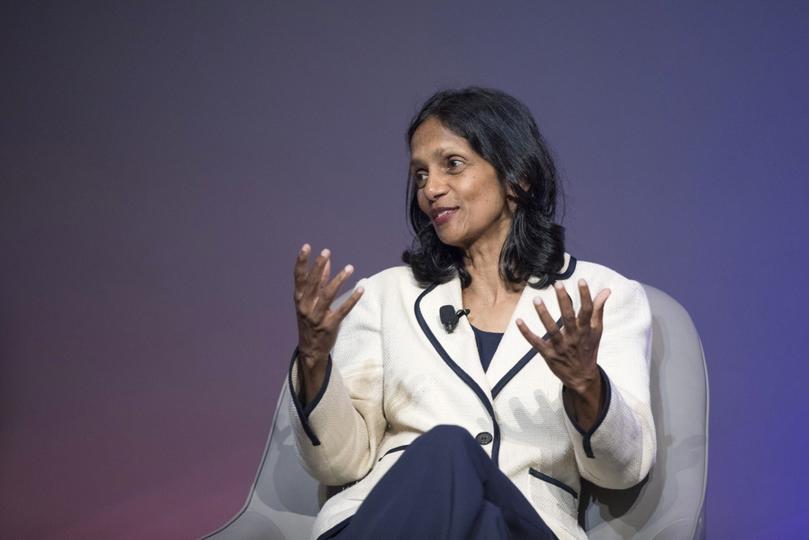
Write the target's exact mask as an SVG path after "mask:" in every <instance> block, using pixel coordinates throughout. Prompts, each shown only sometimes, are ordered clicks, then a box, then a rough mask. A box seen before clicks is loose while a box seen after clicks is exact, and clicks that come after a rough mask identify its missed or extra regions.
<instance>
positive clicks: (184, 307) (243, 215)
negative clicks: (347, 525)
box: [0, 1, 809, 539]
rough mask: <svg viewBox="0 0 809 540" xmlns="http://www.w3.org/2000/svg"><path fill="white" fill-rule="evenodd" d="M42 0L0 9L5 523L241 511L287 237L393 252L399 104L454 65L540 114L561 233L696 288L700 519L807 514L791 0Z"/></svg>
mask: <svg viewBox="0 0 809 540" xmlns="http://www.w3.org/2000/svg"><path fill="white" fill-rule="evenodd" d="M62 4H63V3H39V4H32V3H28V2H20V3H19V4H18V5H16V6H14V5H10V4H8V3H4V4H3V7H2V8H0V9H2V12H0V25H2V26H1V27H0V46H1V48H0V55H2V56H0V58H2V72H1V73H2V84H0V95H1V97H2V101H1V102H0V114H1V115H2V116H0V144H1V145H0V175H2V176H1V178H2V188H1V191H0V355H1V356H0V358H1V359H2V364H0V370H1V371H0V429H1V430H2V431H0V436H1V437H2V438H1V439H0V485H2V488H0V512H1V514H0V532H2V536H4V537H5V538H90V539H92V538H111V537H115V538H133V539H134V538H146V537H149V538H191V537H195V536H199V535H201V534H203V533H205V532H208V531H210V530H212V529H214V528H216V527H217V526H218V525H220V524H222V523H224V522H225V521H226V520H227V519H228V518H229V517H230V516H232V515H233V514H234V513H235V512H236V511H237V510H238V509H239V508H240V507H241V505H242V503H243V502H244V499H245V497H246V496H247V492H248V489H249V487H250V483H251V481H252V480H253V476H254V474H255V471H256V467H257V465H258V461H259V458H260V456H261V452H262V450H263V446H264V442H265V437H266V435H267V432H268V429H269V425H270V421H271V418H272V413H273V409H274V406H275V401H276V398H277V396H278V392H279V390H280V386H281V384H282V377H283V373H284V371H285V369H286V367H287V362H288V357H289V353H290V352H291V350H292V348H293V346H294V343H295V341H296V335H295V330H294V315H293V306H292V301H291V294H292V293H291V268H292V263H293V258H294V256H295V253H296V250H297V249H298V247H299V246H300V245H301V244H302V243H303V242H305V241H306V242H310V243H312V244H313V245H314V246H315V248H316V249H320V248H323V247H329V248H331V249H332V250H333V252H334V254H335V263H336V264H338V265H342V264H346V263H349V262H350V263H353V264H354V265H355V266H356V268H357V274H358V276H364V275H370V274H372V273H375V272H377V271H378V270H381V269H382V268H385V267H388V266H391V265H395V264H398V261H399V254H400V253H401V250H402V248H403V247H404V246H405V244H406V242H407V241H408V233H407V229H406V225H405V214H404V180H405V170H406V162H407V149H406V146H405V143H404V135H403V133H404V130H405V127H406V125H407V122H408V120H409V118H410V116H411V115H412V114H413V113H414V112H415V111H416V110H417V108H418V106H419V105H420V103H421V102H422V101H423V100H424V99H425V98H426V97H427V96H428V95H430V94H431V93H432V92H433V91H435V90H436V89H438V88H441V87H445V86H463V85H468V84H481V85H489V86H494V87H498V88H501V89H503V90H505V91H507V92H510V93H512V94H514V95H515V96H517V97H518V98H520V99H521V100H523V101H524V102H525V103H526V104H527V105H528V106H529V107H530V108H531V110H532V111H533V112H534V114H535V115H536V117H537V120H538V122H539V125H540V129H541V130H542V131H543V132H544V134H545V135H546V137H547V139H548V141H549V142H550V144H551V146H552V148H553V150H554V152H555V154H556V156H557V159H558V164H559V166H560V169H561V170H562V172H563V176H564V186H565V190H566V192H567V195H568V196H567V213H566V216H565V218H564V224H565V225H566V227H567V229H568V240H569V250H570V251H571V253H573V254H575V255H576V256H578V257H579V258H581V259H585V260H592V261H597V262H601V263H603V264H606V265H608V266H611V267H613V268H615V269H616V270H618V271H620V272H622V273H624V274H625V275H627V276H629V277H632V278H635V279H638V280H641V281H643V282H646V283H649V284H652V285H654V286H656V287H658V288H660V289H663V290H665V291H667V292H668V293H669V294H671V295H672V296H674V297H675V298H676V299H678V300H679V301H680V302H681V303H682V304H683V305H684V306H685V307H686V308H687V309H688V310H689V312H690V313H691V314H692V316H693V318H694V321H695V323H696V325H697V328H698V329H699V331H700V333H701V336H702V339H703V343H704V347H705V352H706V355H707V359H708V369H709V372H710V381H711V442H710V443H711V447H710V467H709V471H710V476H709V484H708V499H707V503H708V533H709V536H710V537H712V538H798V537H800V536H802V533H804V532H805V531H804V529H805V528H806V525H807V519H808V518H807V517H806V513H805V509H806V503H805V493H804V484H805V480H806V478H807V472H809V466H808V465H807V464H806V456H807V454H809V437H808V436H807V430H806V416H807V415H806V409H807V405H809V397H807V395H806V392H805V387H806V381H807V376H809V369H808V368H807V354H806V351H807V348H808V346H809V338H807V336H808V335H809V332H807V329H806V326H807V322H808V321H807V319H808V318H807V294H806V290H807V286H806V281H805V274H806V269H805V268H806V265H807V264H809V255H807V248H806V246H807V242H806V231H807V219H806V208H807V206H808V204H807V203H809V187H807V176H809V151H808V149H809V99H807V96H809V62H807V56H809V32H807V23H809V9H808V8H807V7H806V6H807V4H806V3H803V2H770V3H767V2H711V3H710V4H709V5H708V3H702V2H695V3H685V2H679V3H676V5H675V3H669V4H666V3H662V2H649V3H640V2H626V3H622V2H608V3H601V2H592V3H590V5H587V6H584V5H581V4H577V5H575V6H566V7H562V6H560V5H557V4H558V3H550V2H549V3H547V4H539V3H534V2H511V3H509V4H508V7H505V6H503V5H502V4H500V3H497V4H496V5H495V3H493V2H479V3H473V2H455V3H448V4H445V5H442V6H438V5H434V4H433V3H431V2H422V3H414V2H407V3H401V5H398V6H395V7H391V6H387V5H386V6H384V7H383V6H381V5H380V4H387V3H381V2H380V3H378V2H371V1H368V2H322V3H307V2H295V3H293V2H289V3H286V4H285V5H282V3H281V2H252V3H249V2H242V3H239V4H238V5H234V4H229V3H227V2H205V3H202V2H194V3H189V4H188V5H185V6H182V5H180V4H179V3H173V2H171V3H167V5H163V6H160V7H157V6H152V7H147V6H145V5H139V6H137V7H135V6H134V5H128V6H127V5H124V4H120V5H113V4H109V3H101V4H99V5H95V6H87V5H84V6H74V5H68V3H64V5H62ZM144 4H145V3H144ZM801 510H803V513H802V512H801Z"/></svg>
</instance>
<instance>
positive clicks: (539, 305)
mask: <svg viewBox="0 0 809 540" xmlns="http://www.w3.org/2000/svg"><path fill="white" fill-rule="evenodd" d="M534 309H536V310H537V314H538V315H539V320H540V321H542V325H543V326H544V327H545V330H547V331H548V333H547V334H546V335H545V337H544V338H543V339H550V341H551V342H552V343H553V344H554V345H559V344H561V343H562V330H561V329H560V328H559V325H558V324H556V322H554V320H553V317H551V314H550V313H549V312H548V308H547V306H546V305H545V302H543V301H542V299H541V298H539V297H537V298H534ZM560 320H561V319H560Z"/></svg>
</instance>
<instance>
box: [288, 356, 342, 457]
mask: <svg viewBox="0 0 809 540" xmlns="http://www.w3.org/2000/svg"><path fill="white" fill-rule="evenodd" d="M297 359H298V348H297V347H295V351H293V353H292V360H291V362H290V364H289V374H288V375H287V378H288V379H289V394H290V396H291V397H292V403H294V404H295V410H296V411H297V412H298V418H300V420H301V426H303V431H304V433H306V436H307V437H309V441H310V442H311V443H312V446H320V439H318V438H317V435H315V432H314V431H312V426H310V425H309V415H310V414H311V413H312V411H313V410H314V409H315V407H317V404H318V403H320V400H321V398H322V397H323V394H325V393H326V387H327V386H328V385H329V377H331V364H332V362H331V355H329V358H328V360H327V363H326V374H325V375H324V377H323V384H321V385H320V389H319V390H318V391H317V394H316V395H315V397H314V399H311V400H310V401H309V403H307V404H306V406H304V405H303V404H302V403H301V398H300V396H299V395H298V393H297V392H295V386H294V385H293V384H292V366H293V364H294V363H295V361H296V360H297ZM298 374H299V376H301V378H302V377H303V374H302V373H301V366H300V365H298Z"/></svg>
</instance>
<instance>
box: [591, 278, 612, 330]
mask: <svg viewBox="0 0 809 540" xmlns="http://www.w3.org/2000/svg"><path fill="white" fill-rule="evenodd" d="M610 294H611V291H610V290H609V289H603V290H602V291H601V292H599V293H598V295H597V296H596V298H595V300H593V318H592V320H591V323H590V328H592V329H593V330H594V331H595V332H596V334H597V335H599V336H600V335H601V330H602V329H603V327H604V304H606V302H607V298H609V297H610Z"/></svg>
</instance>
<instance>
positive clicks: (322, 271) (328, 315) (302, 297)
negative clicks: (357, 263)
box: [294, 244, 363, 402]
mask: <svg viewBox="0 0 809 540" xmlns="http://www.w3.org/2000/svg"><path fill="white" fill-rule="evenodd" d="M310 251H311V248H310V246H309V244H304V245H303V247H301V250H300V251H299V252H298V258H297V260H296V261H295V294H294V299H295V311H296V313H297V317H298V361H299V362H300V371H301V375H302V376H303V381H302V382H303V385H302V387H301V389H302V390H304V392H305V394H304V396H302V397H304V402H306V401H308V398H309V397H311V396H314V395H315V393H316V392H317V390H318V389H319V388H320V386H321V385H322V383H323V377H324V376H325V372H326V364H327V360H328V357H329V353H330V352H331V350H332V348H333V347H334V343H335V341H336V340H337V329H338V328H339V326H340V322H341V321H342V320H343V319H344V318H345V316H346V315H348V312H349V311H351V309H352V308H353V307H354V305H355V304H356V303H357V301H359V299H360V297H361V296H362V293H363V289H362V287H358V288H357V289H356V290H355V291H354V292H353V293H351V296H349V297H348V299H346V301H345V302H343V303H342V304H341V305H340V306H339V307H338V308H336V309H334V310H332V309H331V303H332V302H333V301H334V297H335V296H336V295H337V291H338V290H339V289H340V286H341V285H342V284H343V282H344V281H345V280H346V279H348V276H350V275H351V274H352V272H354V267H353V266H351V265H350V264H349V265H347V266H346V267H345V268H343V269H342V270H341V271H340V273H339V274H337V275H336V276H335V277H334V279H333V280H332V281H331V282H329V272H330V269H331V260H330V258H329V257H330V256H331V253H330V252H329V250H328V249H324V250H323V251H321V252H320V255H319V256H318V257H317V258H316V259H315V263H314V265H313V266H312V268H309V252H310Z"/></svg>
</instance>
